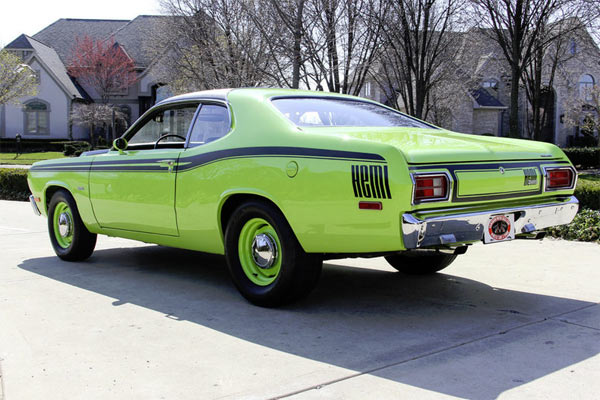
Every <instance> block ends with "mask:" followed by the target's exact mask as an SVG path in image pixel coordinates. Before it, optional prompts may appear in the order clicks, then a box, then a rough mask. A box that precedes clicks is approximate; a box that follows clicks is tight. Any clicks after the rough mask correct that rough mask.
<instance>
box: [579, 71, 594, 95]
mask: <svg viewBox="0 0 600 400" xmlns="http://www.w3.org/2000/svg"><path fill="white" fill-rule="evenodd" d="M594 83H595V81H594V77H593V76H591V75H590V74H585V75H582V76H581V79H579V95H580V96H581V97H582V98H584V99H585V100H588V101H589V100H592V88H593V87H594Z"/></svg>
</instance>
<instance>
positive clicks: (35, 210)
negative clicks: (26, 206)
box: [29, 195, 42, 216]
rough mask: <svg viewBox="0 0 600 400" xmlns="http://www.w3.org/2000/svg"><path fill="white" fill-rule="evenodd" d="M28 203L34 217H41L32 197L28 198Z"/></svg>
mask: <svg viewBox="0 0 600 400" xmlns="http://www.w3.org/2000/svg"><path fill="white" fill-rule="evenodd" d="M29 203H30V204H31V208H33V212H34V213H35V215H37V216H40V215H42V213H41V212H40V209H39V208H38V206H37V204H36V202H35V198H34V197H33V195H31V196H29Z"/></svg>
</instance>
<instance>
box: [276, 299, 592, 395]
mask: <svg viewBox="0 0 600 400" xmlns="http://www.w3.org/2000/svg"><path fill="white" fill-rule="evenodd" d="M597 305H598V303H591V304H588V305H585V306H582V307H579V308H576V309H574V310H569V311H566V312H563V313H560V314H557V315H553V316H549V317H544V318H541V319H538V320H535V321H530V322H528V323H525V324H521V325H518V326H515V327H513V328H509V329H505V330H503V331H499V332H495V333H491V334H489V335H485V336H481V337H479V338H475V339H472V340H467V341H465V342H461V343H458V344H454V345H452V346H448V347H445V348H443V349H438V350H434V351H431V352H428V353H424V354H421V355H418V356H415V357H411V358H407V359H405V360H401V361H398V362H395V363H391V364H388V365H384V366H381V367H377V368H372V369H370V370H367V371H363V372H357V373H355V374H351V375H348V376H345V377H341V378H338V379H333V380H331V381H327V382H323V383H320V384H318V385H313V386H310V387H307V388H305V389H299V390H296V391H293V392H290V393H286V394H283V395H280V396H275V397H272V398H271V399H270V400H275V399H283V398H286V397H291V396H295V395H298V394H300V393H304V392H308V391H309V390H315V389H321V388H322V387H324V386H328V385H332V384H334V383H339V382H343V381H346V380H349V379H352V378H356V377H359V376H361V375H368V374H372V373H374V372H378V371H381V370H384V369H387V368H390V367H396V366H398V365H402V364H406V363H408V362H411V361H416V360H419V359H422V358H426V357H431V356H434V355H437V354H440V353H444V352H446V351H450V350H454V349H457V348H459V347H462V346H466V345H469V344H473V343H476V342H480V341H482V340H486V339H490V338H492V337H494V336H499V335H504V334H506V333H508V332H512V331H515V330H518V329H522V328H526V327H529V326H532V325H536V324H540V323H542V322H546V321H548V320H553V321H556V322H562V323H567V324H569V323H570V322H567V321H563V320H560V319H555V318H557V317H560V316H562V315H565V314H570V313H573V312H576V311H581V310H584V309H586V308H590V307H594V306H597ZM570 324H572V325H578V324H574V323H570ZM582 327H583V328H589V329H593V330H600V329H596V328H591V327H589V326H582Z"/></svg>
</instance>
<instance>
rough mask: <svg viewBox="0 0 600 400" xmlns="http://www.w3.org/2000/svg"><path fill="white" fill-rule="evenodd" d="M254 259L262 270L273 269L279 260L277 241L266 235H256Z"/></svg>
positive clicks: (253, 251)
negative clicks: (277, 259)
mask: <svg viewBox="0 0 600 400" xmlns="http://www.w3.org/2000/svg"><path fill="white" fill-rule="evenodd" d="M252 258H253V259H254V262H255V263H256V265H258V266H259V267H260V268H263V269H267V268H271V267H272V266H273V263H274V262H275V259H276V258H277V244H276V243H275V240H273V238H272V237H271V236H269V235H267V234H266V233H261V234H259V235H256V236H255V237H254V240H253V241H252Z"/></svg>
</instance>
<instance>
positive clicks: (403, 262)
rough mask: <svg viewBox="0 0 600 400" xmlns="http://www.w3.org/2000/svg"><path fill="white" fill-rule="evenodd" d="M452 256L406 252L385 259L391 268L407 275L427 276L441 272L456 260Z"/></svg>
mask: <svg viewBox="0 0 600 400" xmlns="http://www.w3.org/2000/svg"><path fill="white" fill-rule="evenodd" d="M456 257H457V256H456V255H454V254H442V253H438V252H420V251H407V252H405V253H399V254H394V255H391V256H387V257H385V260H386V261H387V262H388V264H390V265H391V266H392V267H394V268H395V269H397V270H398V271H400V272H402V273H404V274H407V275H429V274H434V273H436V272H438V271H441V270H443V269H444V268H446V267H447V266H448V265H450V264H452V262H453V261H454V260H455V259H456Z"/></svg>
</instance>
